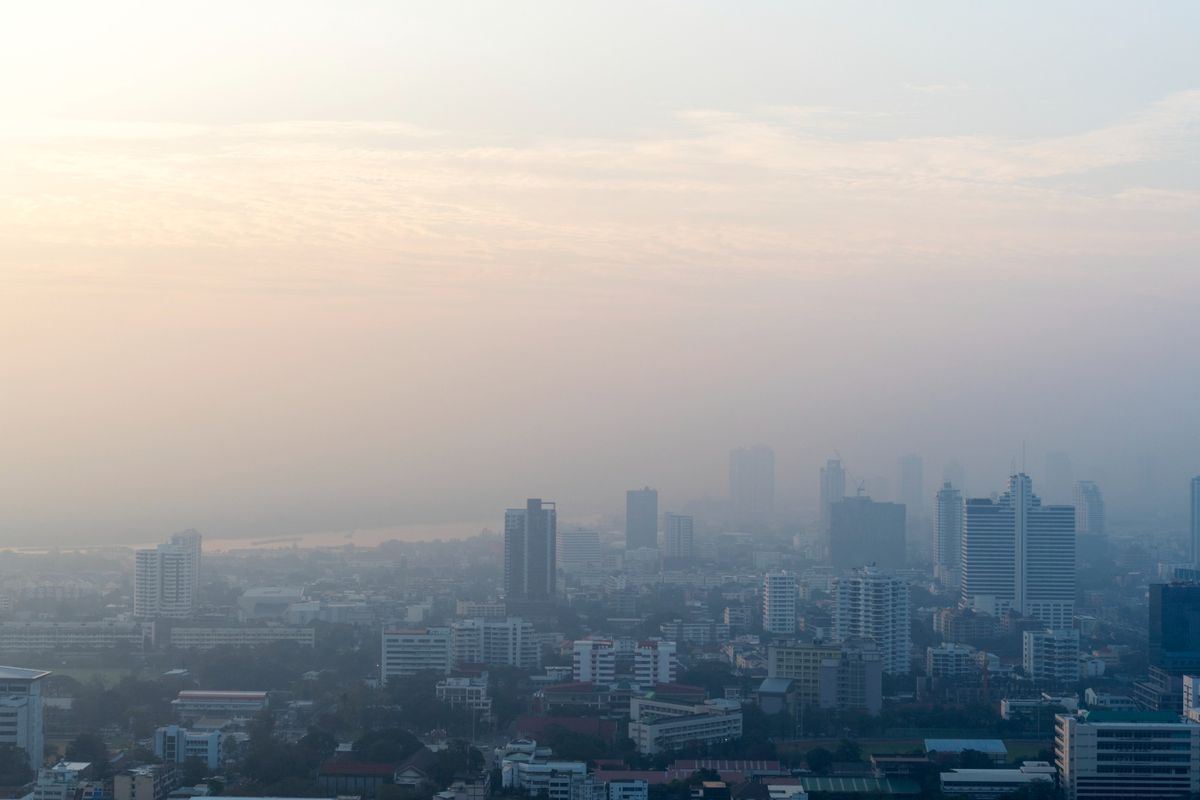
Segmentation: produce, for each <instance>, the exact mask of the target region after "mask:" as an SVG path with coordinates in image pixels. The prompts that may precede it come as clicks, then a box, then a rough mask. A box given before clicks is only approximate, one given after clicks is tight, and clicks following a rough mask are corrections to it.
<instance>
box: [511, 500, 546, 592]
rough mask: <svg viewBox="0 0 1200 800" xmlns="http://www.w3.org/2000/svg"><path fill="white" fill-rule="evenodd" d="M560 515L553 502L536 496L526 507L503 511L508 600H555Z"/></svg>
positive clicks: (526, 503) (527, 502) (528, 501)
mask: <svg viewBox="0 0 1200 800" xmlns="http://www.w3.org/2000/svg"><path fill="white" fill-rule="evenodd" d="M557 517H558V511H557V507H556V506H555V504H554V503H551V502H549V501H545V502H543V501H542V500H539V499H537V498H531V499H530V500H527V501H526V502H525V508H510V509H508V510H507V511H506V512H504V595H505V599H506V600H532V601H548V600H553V599H554V594H555V590H556V578H557V576H556V574H555V570H556V569H557V552H556V547H557V539H558V536H557V528H558V524H557Z"/></svg>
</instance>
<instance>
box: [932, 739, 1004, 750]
mask: <svg viewBox="0 0 1200 800" xmlns="http://www.w3.org/2000/svg"><path fill="white" fill-rule="evenodd" d="M925 750H926V752H935V751H936V752H938V753H961V752H963V751H964V750H975V751H977V752H980V753H997V754H1007V753H1008V748H1007V747H1005V746H1004V742H1003V741H1001V740H1000V739H926V740H925Z"/></svg>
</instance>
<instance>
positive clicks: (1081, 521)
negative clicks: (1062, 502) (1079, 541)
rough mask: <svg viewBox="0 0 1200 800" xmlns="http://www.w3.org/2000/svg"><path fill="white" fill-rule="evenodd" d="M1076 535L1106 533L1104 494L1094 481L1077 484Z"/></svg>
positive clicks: (1100, 534)
mask: <svg viewBox="0 0 1200 800" xmlns="http://www.w3.org/2000/svg"><path fill="white" fill-rule="evenodd" d="M1075 535H1076V536H1079V537H1084V536H1103V535H1104V495H1102V494H1101V493H1100V487H1099V486H1097V485H1096V483H1095V482H1094V481H1080V482H1079V483H1077V484H1075Z"/></svg>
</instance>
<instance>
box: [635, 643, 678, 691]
mask: <svg viewBox="0 0 1200 800" xmlns="http://www.w3.org/2000/svg"><path fill="white" fill-rule="evenodd" d="M678 667H679V660H678V657H677V656H676V647H675V642H670V641H666V640H664V639H650V640H648V641H644V642H641V643H639V644H638V646H637V648H636V649H635V650H634V651H633V678H634V681H636V682H637V683H638V685H640V686H643V687H651V686H654V685H655V684H657V683H674V682H675V673H676V670H677V669H678Z"/></svg>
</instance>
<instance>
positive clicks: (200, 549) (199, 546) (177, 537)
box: [170, 528, 204, 597]
mask: <svg viewBox="0 0 1200 800" xmlns="http://www.w3.org/2000/svg"><path fill="white" fill-rule="evenodd" d="M203 542H204V537H202V536H201V535H200V531H197V530H192V529H191V528H189V529H187V530H186V531H180V532H179V533H176V534H172V536H171V541H170V544H173V545H175V546H177V547H183V548H186V549H187V551H188V552H189V553H191V554H192V596H193V597H194V596H195V595H196V593H197V592H198V591H199V590H200V560H201V558H202V556H203V553H204V546H203Z"/></svg>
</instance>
